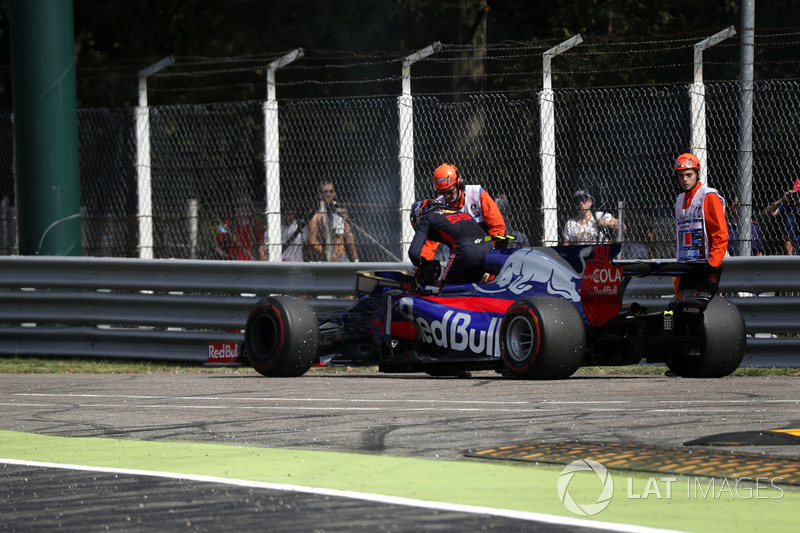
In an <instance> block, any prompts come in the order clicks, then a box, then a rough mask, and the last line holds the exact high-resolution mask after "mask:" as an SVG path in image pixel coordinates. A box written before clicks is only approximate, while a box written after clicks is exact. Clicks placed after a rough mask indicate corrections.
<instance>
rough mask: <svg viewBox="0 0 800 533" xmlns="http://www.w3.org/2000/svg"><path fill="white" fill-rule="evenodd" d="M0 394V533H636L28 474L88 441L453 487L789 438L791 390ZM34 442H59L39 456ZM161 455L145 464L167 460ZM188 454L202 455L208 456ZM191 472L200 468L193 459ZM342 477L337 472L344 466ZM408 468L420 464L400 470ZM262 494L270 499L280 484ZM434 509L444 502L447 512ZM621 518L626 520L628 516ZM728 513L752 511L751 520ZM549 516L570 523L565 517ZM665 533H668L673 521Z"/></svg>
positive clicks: (6, 382) (153, 482)
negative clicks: (569, 453)
mask: <svg viewBox="0 0 800 533" xmlns="http://www.w3.org/2000/svg"><path fill="white" fill-rule="evenodd" d="M0 390H2V391H3V399H2V400H0V402H1V403H2V407H1V408H2V418H1V419H2V422H1V423H0V430H4V431H5V432H6V433H4V434H3V435H2V436H1V437H0V458H7V457H9V456H11V455H13V456H14V458H16V459H22V460H23V461H21V462H19V463H5V464H0V472H2V478H0V479H1V480H2V488H0V510H2V513H0V529H3V530H8V531H44V530H53V529H58V530H61V531H90V530H112V531H115V530H132V529H140V528H141V529H144V530H150V531H155V530H164V531H178V530H184V531H233V530H241V531H265V530H268V531H426V530H427V531H481V530H492V529H494V530H498V531H580V530H587V531H589V530H591V531H597V530H598V526H599V527H600V529H603V528H607V529H609V530H617V531H624V530H636V529H635V528H634V529H626V528H627V527H628V526H619V525H615V524H619V523H620V521H619V520H617V519H614V520H609V518H608V517H606V516H599V519H600V520H607V521H608V522H609V524H608V525H604V524H588V523H587V524H585V526H584V525H581V524H582V523H581V522H579V521H577V519H575V518H574V517H573V518H571V519H570V518H567V519H565V520H564V521H563V522H561V523H558V521H556V522H546V521H540V520H537V519H536V516H535V514H531V515H527V516H522V517H517V516H515V515H514V514H513V513H507V514H506V515H503V514H502V513H500V514H491V513H486V512H481V509H477V510H475V509H464V510H462V509H460V508H458V507H452V506H451V507H448V506H443V507H440V508H435V506H434V507H433V508H423V507H414V505H413V502H412V504H411V505H407V504H406V503H403V502H400V503H397V502H393V501H391V500H387V501H365V500H363V499H358V498H350V497H347V495H345V494H342V495H339V494H338V493H335V492H331V493H314V492H313V491H312V492H302V491H292V490H290V491H286V490H281V488H280V487H276V486H271V485H265V486H239V485H235V484H234V485H231V484H227V483H224V482H222V483H218V482H215V480H219V479H220V478H217V477H213V476H211V477H209V478H208V479H192V478H190V477H187V476H184V477H180V476H178V477H168V476H167V477H163V476H161V477H159V476H151V475H149V474H148V473H147V471H149V470H150V469H149V468H145V469H144V470H145V471H144V472H143V473H142V472H139V471H131V472H122V473H120V472H117V471H113V470H109V471H102V470H87V471H83V470H65V469H61V468H54V467H52V465H51V466H47V465H45V466H43V465H42V464H41V463H42V462H43V458H47V457H50V456H53V455H54V454H55V455H57V451H56V450H66V448H65V447H64V444H63V443H64V442H77V443H80V444H79V445H78V447H79V448H80V447H81V446H83V449H85V450H87V453H86V455H85V456H84V457H83V459H85V460H86V461H88V462H91V459H92V457H93V456H94V455H95V454H96V455H98V456H99V455H100V452H96V451H94V450H96V449H98V448H95V446H97V442H103V443H109V445H108V446H110V447H112V448H113V447H114V446H117V447H119V446H124V445H125V443H129V442H131V443H133V442H136V443H139V442H146V443H156V444H159V445H163V446H176V445H185V446H190V445H192V444H194V443H196V444H198V445H203V446H205V445H211V446H218V445H224V446H227V447H228V448H227V449H240V448H241V449H247V450H253V449H255V450H267V449H268V450H284V451H286V450H290V451H296V452H292V453H296V454H300V456H302V457H305V459H304V460H307V461H309V463H310V462H312V461H314V460H322V461H325V460H328V461H329V462H333V463H336V462H337V461H343V460H345V461H346V460H347V459H342V458H343V457H344V458H347V457H359V458H363V459H361V460H362V461H370V463H369V464H370V465H372V464H373V463H372V462H371V461H402V460H407V459H409V458H413V459H414V460H423V463H421V464H422V465H423V466H422V467H421V468H423V469H424V468H429V469H431V467H430V466H425V465H434V468H433V469H431V472H433V473H432V474H431V476H434V477H435V476H436V473H435V472H434V470H435V468H438V467H442V468H450V469H453V470H455V468H456V465H459V468H460V467H461V465H466V466H465V467H464V468H468V469H470V468H471V469H473V470H472V471H473V472H484V471H483V470H475V469H481V468H488V469H491V468H502V469H505V470H496V471H498V472H500V471H502V472H506V473H508V472H511V473H512V474H513V473H515V472H520V471H526V470H524V469H525V468H527V469H528V470H527V471H526V472H532V471H533V470H532V469H535V468H537V467H535V466H527V465H526V466H517V465H513V466H508V465H507V464H502V465H501V464H499V463H502V462H498V461H485V460H480V459H475V458H469V457H465V454H466V453H468V452H469V451H474V450H481V449H487V448H492V447H498V446H503V445H514V444H525V443H531V442H541V443H555V442H580V441H593V442H597V441H600V442H608V443H625V444H643V445H659V446H675V447H681V446H682V445H683V443H684V442H687V441H690V440H693V439H697V438H700V437H704V436H708V435H714V434H719V433H726V432H734V431H737V432H740V431H763V430H769V429H780V428H800V387H798V381H797V378H782V377H770V378H767V377H729V378H724V379H716V380H692V379H681V378H674V377H666V376H636V377H622V376H576V377H573V378H571V379H568V380H562V381H517V380H512V379H508V378H503V377H501V376H499V375H497V374H495V373H492V372H478V373H474V374H473V377H472V378H469V379H456V378H433V377H429V376H427V375H418V374H397V375H394V374H388V375H387V374H375V373H362V372H352V371H351V372H330V371H320V372H315V371H312V372H310V373H309V374H307V375H305V376H303V377H301V378H293V379H267V378H263V377H260V376H259V375H258V374H256V373H255V372H252V373H214V374H131V375H47V374H46V375H41V374H36V375H11V374H3V375H0ZM8 432H21V434H23V438H22V439H21V440H20V439H17V438H16V437H15V436H14V435H13V434H11V437H10V438H9V433H8ZM24 435H33V436H36V437H42V438H45V440H44V441H37V440H35V439H33V440H31V441H30V442H35V443H39V444H36V445H30V444H29V445H26V444H25V437H24ZM50 437H59V438H68V439H69V441H67V440H53V441H49V440H47V438H50ZM76 438H83V439H87V440H86V441H83V440H81V439H76ZM98 439H99V440H98ZM120 443H122V444H120ZM15 446H17V448H15ZM37 446H39V448H41V447H51V448H52V449H49V450H42V449H37ZM168 449H169V448H165V449H164V450H168ZM209 449H211V450H218V449H220V448H219V447H217V448H209ZM11 450H13V453H10V451H11ZM27 450H31V453H30V454H28V452H27ZM159 450H160V451H158V452H155V451H153V452H148V453H151V454H161V455H167V454H169V453H171V452H169V451H164V450H161V449H160V448H159ZM192 450H194V448H192ZM202 450H206V451H203V452H202V453H205V454H207V455H208V454H209V453H214V452H208V451H207V450H208V449H206V448H202ZM4 451H6V452H7V453H3V452H4ZM735 451H737V452H744V453H754V454H768V455H776V456H783V457H791V458H799V457H800V446H798V445H781V446H738V447H737V449H736V450H735ZM34 452H35V453H34ZM341 452H346V453H347V454H349V455H342V454H341ZM352 452H355V453H356V454H358V455H353V453H352ZM69 453H72V452H69ZM191 453H195V452H194V451H192V452H187V455H185V457H189V456H190V454H191ZM304 453H308V454H309V455H302V454H304ZM313 454H322V455H320V456H317V455H313ZM325 454H330V455H325ZM63 455H64V457H69V458H70V461H66V462H69V463H70V464H73V463H76V462H77V463H80V464H83V463H82V462H81V460H80V459H75V457H78V458H80V457H81V456H80V455H79V454H75V455H68V453H67V452H66V451H64V452H63ZM120 455H122V456H123V461H122V464H120V467H121V468H125V467H126V465H125V464H124V454H120ZM177 455H179V456H180V455H181V454H180V453H178V454H177ZM320 457H322V459H320ZM326 457H327V458H328V459H325V458H326ZM151 459H153V458H151ZM156 459H157V458H156ZM24 460H30V462H25V461H24ZM268 460H269V461H271V460H272V456H269V459H268ZM357 461H358V460H357ZM425 461H427V462H425ZM44 462H47V461H44ZM54 462H63V461H54ZM196 462H197V463H198V465H197V466H202V465H201V463H203V459H202V458H200V459H197V460H196ZM489 463H493V464H489ZM109 464H112V463H109ZM142 464H151V462H147V461H144V462H143V463H142ZM154 464H158V463H154ZM275 464H277V459H276V463H275ZM341 464H342V469H345V466H344V465H345V463H341ZM365 464H366V463H365ZM375 464H378V463H375ZM409 465H411V463H409ZM417 467H419V464H418V463H414V465H412V466H408V467H406V466H403V465H402V464H401V465H400V466H399V468H401V469H402V468H408V469H413V468H417ZM374 468H375V467H374V466H368V467H365V468H362V469H360V470H359V471H358V473H354V472H347V474H346V475H345V478H348V476H349V478H356V477H359V476H361V477H363V478H364V480H365V481H364V483H363V484H362V485H363V486H364V487H370V486H372V485H370V483H372V484H376V483H377V484H379V485H380V483H386V482H387V480H375V479H369V478H370V477H371V476H372V474H371V472H374V471H375V470H374ZM560 468H563V465H561V466H559V467H558V468H557V469H556V471H555V474H554V473H553V472H554V470H553V469H554V467H550V469H549V470H546V475H549V476H551V477H552V476H554V475H555V476H557V475H558V472H557V470H560ZM159 470H160V469H159ZM486 472H493V470H486ZM287 475H290V474H287ZM463 475H464V476H466V477H465V479H469V480H470V481H475V480H474V479H471V478H470V477H469V476H473V475H475V474H470V473H465V474H463ZM481 475H486V474H485V473H483V474H481ZM297 476H299V477H296V480H297V481H299V483H298V484H299V485H302V486H308V485H309V483H308V479H309V478H308V477H305V478H303V477H302V474H301V473H300V472H299V471H298V475H297ZM222 477H224V475H223V476H222ZM233 477H236V476H233ZM312 477H313V476H312ZM376 477H378V476H376ZM275 479H278V481H281V480H282V481H283V482H286V479H283V478H280V476H276V478H275ZM275 479H273V480H271V481H275ZM428 481H429V480H425V479H416V480H415V481H413V482H411V481H406V482H408V483H409V486H410V488H408V495H409V496H410V497H413V496H415V495H419V494H422V493H423V490H422V489H421V488H420V487H422V486H425V485H427V483H428ZM477 482H478V483H480V480H478V481H477ZM359 483H360V481H358V480H357V482H356V483H355V487H356V488H358V487H361V486H362V485H359ZM487 483H488V481H487ZM415 484H416V485H415ZM412 485H415V486H412ZM434 485H435V483H433V482H432V481H431V486H434ZM501 485H502V483H501ZM508 487H509V491H518V490H519V489H518V488H517V487H518V486H517V485H514V482H513V481H512V480H510V478H509V481H508ZM341 488H342V489H344V490H348V489H349V490H353V488H354V487H352V486H351V487H347V486H345V487H341ZM465 490H466V489H465ZM366 492H370V491H366ZM532 492H533V493H534V494H533V495H532V497H534V498H537V497H538V496H536V493H535V491H534V490H533V489H532ZM552 492H555V489H554V488H553V490H552ZM423 496H425V497H423V498H422V499H424V500H428V499H430V496H429V495H424V494H423ZM445 496H446V495H443V497H442V499H443V500H447V501H453V498H447V497H445ZM509 496H510V495H509ZM785 496H786V497H785V498H784V499H783V500H781V501H780V503H781V504H782V505H783V506H784V508H783V509H782V510H781V509H778V508H777V507H775V508H774V509H775V510H776V513H775V516H780V517H782V518H781V519H782V520H786V519H787V517H788V518H789V520H788V521H789V522H790V521H791V519H797V518H800V509H798V508H797V507H800V506H794V503H797V502H798V501H800V500H798V498H797V496H798V494H797V491H796V490H793V489H791V488H787V489H786V494H785ZM548 497H549V496H548ZM454 498H455V497H454ZM615 498H616V496H615ZM551 499H552V497H551ZM501 500H502V498H501ZM555 501H556V503H558V500H557V499H555ZM633 503H637V504H638V502H633ZM695 503H697V502H695ZM700 503H702V502H700ZM748 503H752V502H748ZM757 503H760V504H761V505H762V507H761V508H760V509H761V510H760V511H758V512H766V513H771V512H772V508H770V507H764V506H766V505H778V503H779V502H778V500H775V501H771V500H765V501H762V502H757ZM470 504H471V505H474V502H471V503H470ZM790 504H791V505H792V507H790V508H789V510H788V511H787V510H786V506H787V505H790ZM628 505H629V506H630V505H632V504H631V501H630V500H629V502H628ZM673 505H675V503H674V502H673ZM741 505H744V504H743V503H741ZM490 507H493V506H490ZM736 509H739V510H741V511H742V512H745V510H746V509H747V511H746V512H748V513H750V512H753V511H751V510H749V509H750V508H749V507H738V508H736ZM540 510H541V509H540V508H537V511H540ZM550 511H551V512H553V513H557V514H561V515H567V516H568V517H569V516H571V515H569V513H565V512H564V509H563V508H561V509H557V508H551V509H550ZM777 511H780V512H777ZM701 513H702V511H701ZM781 513H782V514H781ZM787 513H788V515H787ZM644 514H647V513H644ZM610 516H611V518H615V516H617V515H610ZM626 516H627V515H626ZM741 520H742V521H741V522H738V523H740V524H744V525H745V526H746V528H747V529H746V530H752V529H753V528H752V524H751V523H750V522H748V521H747V519H745V518H741ZM629 523H634V524H636V523H640V524H642V525H644V526H649V527H654V525H653V524H652V523H647V520H646V519H645V520H644V521H643V522H642V521H639V520H638V519H637V516H636V512H633V516H632V518H631V519H630V520H629ZM665 524H667V525H668V526H669V527H670V528H672V529H684V528H683V527H681V522H680V521H678V522H675V521H673V522H665ZM676 524H677V527H676ZM698 524H699V525H698ZM698 524H688V526H690V527H687V528H686V529H689V530H704V529H705V528H704V527H703V525H702V523H701V522H699V523H698ZM734 525H736V524H734ZM764 525H765V526H769V527H767V528H765V530H772V531H775V530H780V529H781V527H782V526H783V525H784V524H783V523H782V522H781V523H774V522H773V523H766V522H765V524H764ZM794 526H796V522H795V523H794ZM588 527H591V528H592V529H587V528H588ZM658 527H663V526H658ZM787 527H791V526H790V525H788V524H787ZM743 530H744V529H743ZM787 530H791V529H787Z"/></svg>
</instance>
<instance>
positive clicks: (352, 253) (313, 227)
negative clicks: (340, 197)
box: [308, 181, 358, 263]
mask: <svg viewBox="0 0 800 533" xmlns="http://www.w3.org/2000/svg"><path fill="white" fill-rule="evenodd" d="M308 253H309V260H310V261H330V262H334V263H343V262H347V261H353V262H358V250H357V248H356V240H355V237H354V236H353V230H352V228H351V226H350V219H349V216H348V214H347V209H345V208H344V207H341V206H339V204H338V202H337V201H336V189H335V188H334V186H333V183H332V182H330V181H323V182H322V183H320V185H319V209H318V210H317V212H316V213H314V216H312V217H311V220H310V221H309V222H308Z"/></svg>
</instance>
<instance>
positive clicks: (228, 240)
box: [214, 195, 266, 261]
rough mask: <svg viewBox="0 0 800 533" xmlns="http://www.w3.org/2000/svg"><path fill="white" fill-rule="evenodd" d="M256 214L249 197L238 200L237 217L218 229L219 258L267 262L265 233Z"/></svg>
mask: <svg viewBox="0 0 800 533" xmlns="http://www.w3.org/2000/svg"><path fill="white" fill-rule="evenodd" d="M254 212H255V208H254V206H253V200H252V199H251V198H250V197H249V196H247V195H242V196H239V197H238V198H237V205H236V215H235V216H234V217H233V218H229V219H227V220H225V222H223V223H222V224H220V225H219V226H218V227H217V236H216V239H215V243H214V244H215V245H214V250H215V251H216V252H217V255H218V256H219V257H221V258H223V259H230V260H237V261H264V260H266V252H265V250H264V246H263V238H262V235H263V232H262V231H261V225H260V224H259V223H258V219H257V218H256V216H255V213H254Z"/></svg>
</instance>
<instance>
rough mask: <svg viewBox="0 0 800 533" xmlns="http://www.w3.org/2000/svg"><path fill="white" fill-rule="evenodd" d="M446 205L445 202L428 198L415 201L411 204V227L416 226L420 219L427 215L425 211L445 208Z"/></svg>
mask: <svg viewBox="0 0 800 533" xmlns="http://www.w3.org/2000/svg"><path fill="white" fill-rule="evenodd" d="M446 207H447V206H446V205H445V204H443V203H441V202H437V201H436V200H430V199H428V198H426V199H424V200H419V201H417V202H414V203H413V204H412V205H411V227H412V228H416V227H417V224H419V221H420V220H421V219H422V217H423V216H425V213H428V212H430V211H436V210H439V209H444V208H446Z"/></svg>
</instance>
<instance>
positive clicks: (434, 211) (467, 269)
mask: <svg viewBox="0 0 800 533" xmlns="http://www.w3.org/2000/svg"><path fill="white" fill-rule="evenodd" d="M411 226H412V227H413V228H414V238H413V240H412V241H411V246H410V247H409V248H408V257H409V259H411V262H412V263H413V264H414V266H416V267H417V274H416V277H417V282H419V284H420V285H432V284H433V283H434V282H435V281H436V276H437V275H438V270H439V269H440V265H439V262H438V261H434V260H429V259H426V258H425V257H424V256H423V253H422V251H423V247H424V246H425V245H426V243H429V242H435V243H437V244H438V243H444V244H445V245H446V246H447V247H448V248H450V259H449V260H448V262H447V266H445V268H444V271H443V272H442V279H441V281H440V282H439V284H440V285H441V286H444V285H445V284H448V285H450V284H458V283H478V282H479V281H481V278H483V262H484V260H485V259H486V254H488V253H489V251H490V250H491V249H492V242H491V241H487V240H486V233H485V232H484V231H483V230H482V229H481V227H480V226H479V225H478V222H476V221H475V219H473V218H472V217H471V216H469V215H468V214H467V213H463V212H461V210H460V209H458V208H455V207H451V206H449V205H447V204H445V203H442V202H438V201H436V200H430V199H425V200H420V201H418V202H415V203H414V204H413V205H412V206H411Z"/></svg>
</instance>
